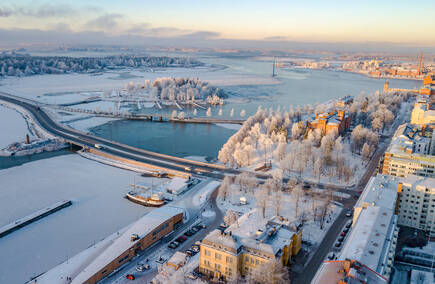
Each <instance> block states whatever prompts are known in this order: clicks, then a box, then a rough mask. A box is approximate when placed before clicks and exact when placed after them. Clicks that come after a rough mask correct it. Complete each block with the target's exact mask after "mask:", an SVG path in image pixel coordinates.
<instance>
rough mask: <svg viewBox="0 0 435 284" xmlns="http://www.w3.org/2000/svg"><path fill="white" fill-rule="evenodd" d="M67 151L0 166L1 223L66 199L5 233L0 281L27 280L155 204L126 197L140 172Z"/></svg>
mask: <svg viewBox="0 0 435 284" xmlns="http://www.w3.org/2000/svg"><path fill="white" fill-rule="evenodd" d="M134 176H135V174H134V173H132V172H129V171H125V170H121V169H118V168H114V167H110V166H106V165H103V164H100V163H98V162H94V161H91V160H87V159H85V158H83V157H81V156H79V155H74V154H71V155H64V156H58V157H54V158H49V159H44V160H38V161H34V162H30V163H26V164H24V165H21V166H17V167H12V168H8V169H3V170H0V227H1V226H4V225H6V224H8V223H10V222H13V221H14V220H16V219H18V218H21V217H24V216H26V215H28V214H30V213H32V212H34V211H37V210H39V209H42V208H44V207H45V206H48V205H51V204H53V203H56V202H58V201H61V200H65V199H66V200H72V201H73V204H72V206H70V207H67V208H65V209H62V210H61V211H58V212H56V213H54V214H52V215H50V216H47V217H45V218H43V219H41V220H39V221H37V222H35V223H32V224H30V225H28V226H26V227H24V228H22V229H20V230H18V231H15V232H13V233H11V234H10V235H7V236H5V237H3V238H0V252H1V253H0V283H10V284H13V283H24V282H25V281H28V280H29V279H30V277H33V276H36V275H38V274H40V273H42V272H44V271H46V270H48V269H50V268H52V267H53V266H55V265H57V264H59V263H60V262H62V261H64V260H66V259H67V258H68V257H71V256H73V255H75V254H77V253H78V252H80V251H81V250H83V249H85V248H87V247H88V246H90V245H92V244H93V243H95V242H97V241H99V240H101V239H102V238H104V237H106V236H108V235H109V234H112V233H114V232H116V231H117V230H118V229H120V228H122V227H124V226H126V225H128V224H130V223H132V222H134V221H135V220H137V219H138V218H139V217H141V216H142V215H144V214H145V213H146V212H148V211H149V210H150V209H149V208H146V207H143V206H140V205H137V204H134V203H132V202H130V201H128V200H127V199H125V198H123V197H124V195H125V193H126V192H127V191H128V190H129V187H128V185H129V184H132V183H133V180H134V179H135V180H136V182H139V181H140V179H141V177H139V176H137V175H136V177H135V178H134Z"/></svg>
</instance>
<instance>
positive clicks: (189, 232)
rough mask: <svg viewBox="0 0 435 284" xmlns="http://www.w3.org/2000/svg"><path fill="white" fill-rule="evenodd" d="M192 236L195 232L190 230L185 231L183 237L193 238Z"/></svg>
mask: <svg viewBox="0 0 435 284" xmlns="http://www.w3.org/2000/svg"><path fill="white" fill-rule="evenodd" d="M194 234H195V232H194V231H192V230H187V231H186V232H184V235H185V236H188V237H190V236H193V235H194Z"/></svg>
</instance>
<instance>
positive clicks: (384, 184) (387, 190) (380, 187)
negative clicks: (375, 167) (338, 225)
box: [355, 174, 399, 210]
mask: <svg viewBox="0 0 435 284" xmlns="http://www.w3.org/2000/svg"><path fill="white" fill-rule="evenodd" d="M398 183H399V178H397V177H393V176H388V175H381V174H378V175H376V176H375V177H372V178H370V181H369V182H368V183H367V185H366V187H365V189H364V191H363V193H362V194H361V196H360V198H359V199H358V202H357V204H356V205H355V207H364V205H370V206H380V207H383V208H388V209H390V210H393V209H394V207H395V205H396V199H397V186H398Z"/></svg>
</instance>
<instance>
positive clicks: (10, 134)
mask: <svg viewBox="0 0 435 284" xmlns="http://www.w3.org/2000/svg"><path fill="white" fill-rule="evenodd" d="M0 133H1V135H0V149H3V148H5V147H7V146H8V145H9V144H12V143H14V142H19V141H24V140H25V138H26V134H29V130H28V128H27V124H26V121H25V120H24V118H23V117H22V116H21V114H20V113H18V112H17V111H15V110H13V109H10V108H7V107H4V106H2V105H0Z"/></svg>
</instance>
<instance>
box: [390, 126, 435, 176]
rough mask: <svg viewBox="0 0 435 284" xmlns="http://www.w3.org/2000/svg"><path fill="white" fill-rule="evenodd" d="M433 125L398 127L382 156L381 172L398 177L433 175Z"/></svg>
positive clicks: (434, 137)
mask: <svg viewBox="0 0 435 284" xmlns="http://www.w3.org/2000/svg"><path fill="white" fill-rule="evenodd" d="M433 127H434V125H412V124H403V125H401V126H399V127H398V129H397V131H396V133H395V134H394V137H393V139H392V140H391V144H390V145H389V147H388V149H387V151H386V152H385V156H384V164H383V167H382V173H383V174H387V175H392V176H398V177H407V176H408V175H410V174H412V175H418V176H423V177H435V172H434V170H435V156H433V155H434V154H435V136H433V135H432V134H433Z"/></svg>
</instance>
